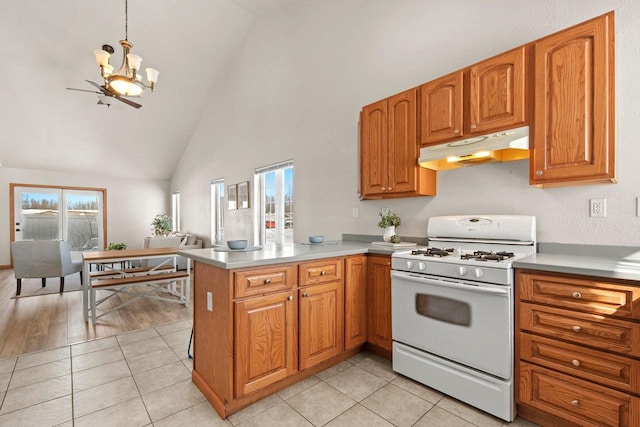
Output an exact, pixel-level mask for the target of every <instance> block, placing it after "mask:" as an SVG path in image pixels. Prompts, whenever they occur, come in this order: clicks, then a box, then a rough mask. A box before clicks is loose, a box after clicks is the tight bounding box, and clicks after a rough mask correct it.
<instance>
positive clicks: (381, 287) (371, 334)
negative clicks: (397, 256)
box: [367, 255, 393, 359]
mask: <svg viewBox="0 0 640 427" xmlns="http://www.w3.org/2000/svg"><path fill="white" fill-rule="evenodd" d="M367 258H368V259H367V279H368V280H367V281H368V283H367V310H368V312H367V341H368V342H369V343H370V344H372V345H373V347H374V348H373V350H379V351H378V353H380V354H381V355H383V356H386V357H387V358H389V359H390V358H391V349H392V343H393V341H392V339H391V257H390V256H389V255H369V256H368V257H367Z"/></svg>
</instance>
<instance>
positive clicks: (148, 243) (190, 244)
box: [142, 234, 202, 270]
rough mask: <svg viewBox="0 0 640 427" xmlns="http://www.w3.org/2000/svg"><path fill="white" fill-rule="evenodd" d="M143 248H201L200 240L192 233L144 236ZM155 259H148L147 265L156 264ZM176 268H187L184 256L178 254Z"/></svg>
mask: <svg viewBox="0 0 640 427" xmlns="http://www.w3.org/2000/svg"><path fill="white" fill-rule="evenodd" d="M142 247H143V248H178V249H179V250H184V249H202V240H201V239H198V238H197V237H196V236H195V235H193V234H180V235H173V236H153V237H145V238H144V242H143V243H142ZM157 264H158V261H157V260H149V261H148V265H157ZM176 267H177V268H178V270H186V269H187V260H186V258H184V257H182V256H179V257H178V265H177V266H176Z"/></svg>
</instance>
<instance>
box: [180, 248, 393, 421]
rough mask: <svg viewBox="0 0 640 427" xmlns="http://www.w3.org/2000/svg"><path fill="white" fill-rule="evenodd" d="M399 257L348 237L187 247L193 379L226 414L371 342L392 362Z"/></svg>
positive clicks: (218, 409) (345, 357)
mask: <svg viewBox="0 0 640 427" xmlns="http://www.w3.org/2000/svg"><path fill="white" fill-rule="evenodd" d="M391 253H392V251H391V250H389V249H388V248H384V247H376V246H372V245H371V244H369V243H360V242H348V241H344V242H326V243H324V244H319V245H309V244H291V245H276V246H267V247H265V248H263V249H262V250H258V251H244V252H240V251H233V252H223V251H216V250H215V249H211V248H209V249H194V250H185V251H179V254H180V255H182V256H185V257H188V258H191V259H192V260H193V261H194V272H193V277H194V293H193V296H194V297H193V299H194V306H193V307H194V348H193V354H194V364H193V374H192V377H193V381H194V383H195V384H196V385H197V387H198V388H199V389H200V390H201V391H202V393H203V394H204V395H205V396H206V397H207V399H208V400H209V402H210V403H211V404H212V405H213V407H214V408H215V410H216V411H217V412H218V414H219V415H220V416H221V417H222V418H226V417H227V416H229V415H230V414H232V413H234V412H237V411H238V410H240V409H242V408H244V407H246V406H248V405H250V404H251V403H253V402H255V401H257V400H259V399H261V398H263V397H265V396H268V395H270V394H273V393H275V392H277V391H278V390H281V389H283V388H285V387H287V386H289V385H291V384H293V383H295V382H297V381H300V380H301V379H304V378H306V377H308V376H311V375H314V374H315V373H317V372H319V371H321V370H323V369H326V368H328V367H330V366H332V365H335V364H337V363H340V362H341V361H343V360H346V359H347V358H349V357H351V356H353V355H355V354H356V353H358V352H359V351H360V350H361V349H362V347H363V346H364V345H365V344H366V343H367V342H369V343H370V344H369V345H370V347H369V348H371V350H372V351H374V352H378V353H379V354H382V355H385V356H387V357H389V355H390V350H391V321H390V283H389V279H388V277H389V269H390V258H389V255H390V254H391ZM367 264H369V265H372V266H373V267H372V268H369V269H367ZM380 272H381V273H380ZM378 273H380V274H378ZM367 274H369V277H367ZM377 276H380V277H381V278H382V277H384V280H377V279H376V278H377ZM367 288H369V289H367ZM385 313H386V314H385ZM374 314H375V318H374ZM368 319H372V320H368ZM384 319H386V320H384Z"/></svg>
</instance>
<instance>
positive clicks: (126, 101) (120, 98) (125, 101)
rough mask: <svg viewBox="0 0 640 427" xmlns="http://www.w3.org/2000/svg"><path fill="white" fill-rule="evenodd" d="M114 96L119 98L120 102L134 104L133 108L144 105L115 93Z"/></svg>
mask: <svg viewBox="0 0 640 427" xmlns="http://www.w3.org/2000/svg"><path fill="white" fill-rule="evenodd" d="M113 97H114V98H115V99H117V100H118V101H120V102H124V103H125V104H127V105H130V106H132V107H133V108H140V107H142V105H140V104H138V103H137V102H133V101H129V100H128V99H125V98H122V97H120V96H118V95H113Z"/></svg>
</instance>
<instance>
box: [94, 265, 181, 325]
mask: <svg viewBox="0 0 640 427" xmlns="http://www.w3.org/2000/svg"><path fill="white" fill-rule="evenodd" d="M151 269H152V268H150V270H151ZM190 277H191V276H190V274H189V272H188V271H176V272H169V273H155V274H144V275H138V276H126V277H108V278H103V279H94V278H92V279H91V281H90V285H89V287H90V289H89V292H90V295H89V296H90V303H89V307H90V310H91V320H92V321H93V323H94V324H95V322H96V319H97V318H99V317H102V316H104V315H105V314H107V313H110V312H112V311H113V310H117V309H119V308H122V307H124V306H126V305H128V304H131V303H132V302H134V301H135V300H137V299H138V298H143V297H146V298H155V299H160V300H164V301H170V302H176V303H180V304H184V305H189V302H190V293H191V292H190V289H191V283H190V280H189V279H190ZM177 284H179V285H180V291H179V292H177V290H176V285H177ZM136 285H147V286H149V287H151V289H150V290H149V291H147V292H142V293H140V292H130V291H129V290H128V289H129V288H130V287H132V286H136ZM97 290H107V291H111V292H113V293H112V294H109V295H108V296H106V297H104V298H101V299H99V300H97V301H96V291H97ZM154 291H161V292H164V293H169V294H171V295H173V296H176V297H178V299H175V298H166V297H162V296H159V295H156V294H155V293H153V292H154ZM119 293H122V294H130V295H133V296H134V298H132V299H130V300H128V301H125V302H123V303H122V304H120V305H119V306H117V307H114V308H112V309H110V310H108V311H105V312H103V313H101V314H100V315H96V307H97V306H98V305H100V304H102V303H103V302H105V301H106V300H108V299H109V298H111V297H112V296H114V295H116V294H119Z"/></svg>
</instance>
